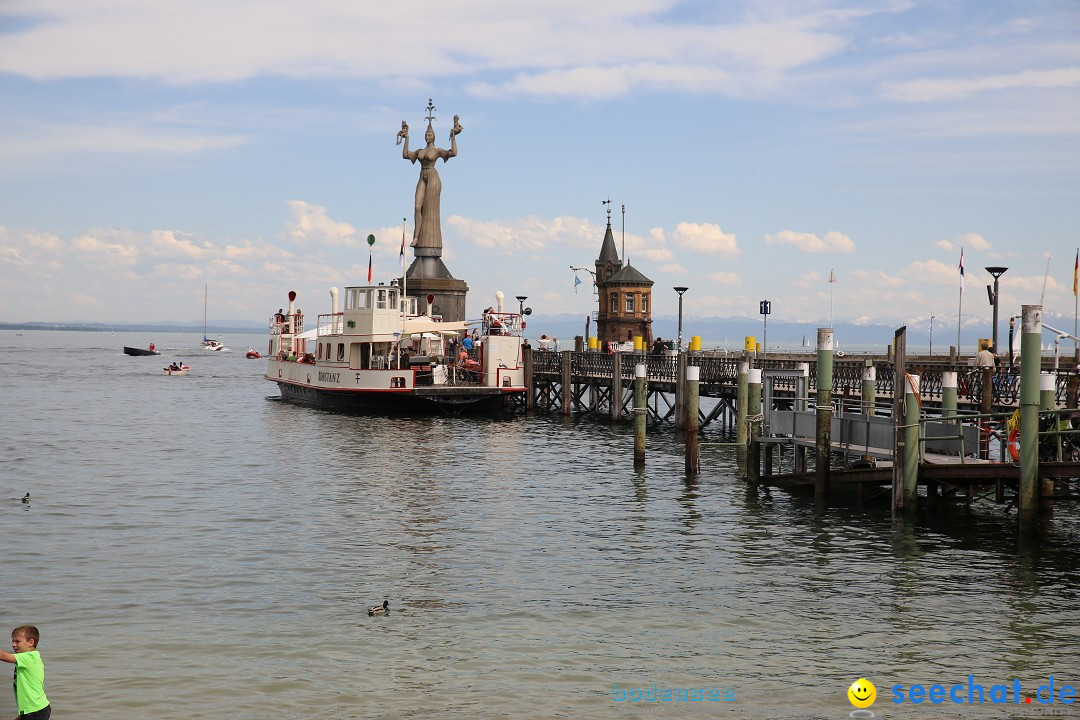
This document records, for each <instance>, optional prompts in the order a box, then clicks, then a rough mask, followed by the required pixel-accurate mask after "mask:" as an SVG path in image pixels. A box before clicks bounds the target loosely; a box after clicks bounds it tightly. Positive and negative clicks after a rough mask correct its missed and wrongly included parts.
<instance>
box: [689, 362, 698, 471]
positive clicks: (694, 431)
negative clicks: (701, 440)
mask: <svg viewBox="0 0 1080 720" xmlns="http://www.w3.org/2000/svg"><path fill="white" fill-rule="evenodd" d="M700 378H701V368H700V367H698V366H697V365H689V366H687V368H686V385H685V388H686V418H685V420H686V424H685V427H686V476H687V477H697V475H698V472H699V471H700V470H701V459H700V458H699V457H698V380H699V379H700Z"/></svg>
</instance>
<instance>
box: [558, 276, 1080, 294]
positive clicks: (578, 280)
mask: <svg viewBox="0 0 1080 720" xmlns="http://www.w3.org/2000/svg"><path fill="white" fill-rule="evenodd" d="M580 284H581V278H579V277H578V276H577V275H575V276H574V294H575V295H577V286H578V285H580ZM1075 284H1076V283H1073V285H1075Z"/></svg>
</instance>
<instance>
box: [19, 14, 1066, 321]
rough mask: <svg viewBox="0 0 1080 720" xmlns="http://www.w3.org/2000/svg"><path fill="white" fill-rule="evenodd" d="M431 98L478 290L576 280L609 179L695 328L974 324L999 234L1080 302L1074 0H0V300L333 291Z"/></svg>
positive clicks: (74, 301)
mask: <svg viewBox="0 0 1080 720" xmlns="http://www.w3.org/2000/svg"><path fill="white" fill-rule="evenodd" d="M429 98H430V99H432V101H433V103H434V106H435V108H436V110H435V112H434V115H435V118H436V119H435V120H434V121H433V127H434V130H435V133H436V137H437V141H436V142H437V144H438V145H439V146H440V147H449V142H448V138H449V131H450V128H451V127H452V125H453V117H454V116H455V115H457V116H459V117H460V123H461V125H462V126H463V128H464V130H463V132H462V133H461V134H460V135H459V136H458V148H459V153H458V156H457V157H455V158H452V159H451V160H449V162H447V163H442V162H440V163H439V165H438V171H439V173H440V176H441V178H442V183H443V192H442V226H443V240H444V245H445V251H444V256H443V259H444V261H445V262H446V265H447V266H448V268H449V269H450V271H451V272H452V273H453V274H454V276H455V277H458V278H461V279H464V280H465V281H466V282H467V283H468V284H469V288H470V292H469V298H468V308H467V313H468V314H469V315H470V317H471V316H475V315H479V313H480V312H481V311H482V310H483V309H484V308H485V307H487V306H489V305H492V304H493V302H494V293H495V292H496V291H497V290H498V291H502V292H503V293H504V294H505V296H506V297H507V298H508V299H511V298H513V297H515V296H517V295H525V296H528V301H527V302H526V304H527V305H528V306H531V307H532V308H533V310H534V313H535V314H536V316H537V317H544V316H553V315H559V314H563V313H567V314H579V315H582V316H584V315H586V314H587V313H589V312H590V311H591V310H593V309H595V304H594V300H593V296H592V295H591V293H590V292H589V288H590V285H591V282H592V278H591V276H590V275H589V274H588V273H587V271H574V270H571V267H588V268H591V267H592V266H593V263H594V262H595V259H596V257H597V255H598V254H599V251H600V245H601V241H602V239H603V234H604V228H605V222H606V215H605V211H606V209H608V208H611V209H612V211H613V212H612V216H611V222H612V227H613V231H614V233H615V238H616V244H617V246H618V248H619V250H620V253H622V249H623V247H625V256H626V257H627V258H628V259H629V261H630V263H631V264H632V265H633V266H634V267H635V268H637V269H638V270H640V271H641V272H642V273H644V274H645V275H646V276H647V277H649V278H650V279H652V280H653V281H655V286H654V289H653V312H654V315H656V316H662V315H673V314H675V313H676V308H677V304H678V303H677V295H676V293H675V292H674V291H673V290H672V289H671V288H672V287H674V286H687V287H689V288H690V289H689V290H688V291H687V293H686V295H685V299H684V314H685V317H686V322H687V327H688V330H692V323H693V318H695V317H698V318H706V317H708V318H712V317H752V318H758V317H759V316H758V310H759V301H761V300H769V301H770V302H771V303H772V315H771V316H770V320H772V321H785V322H805V323H807V324H808V326H810V327H814V326H821V325H822V324H826V323H827V322H828V321H829V320H830V319H831V318H835V320H836V321H837V322H841V321H845V322H855V323H907V324H913V325H919V326H924V325H926V324H927V321H928V319H929V318H930V317H931V316H934V317H935V319H934V327H935V329H941V331H943V332H947V331H948V329H949V328H950V327H951V328H952V329H954V330H955V328H956V324H957V322H958V321H960V322H962V323H963V325H964V327H965V329H970V328H973V327H975V328H977V327H981V326H985V325H988V324H989V322H990V317H991V312H992V311H991V306H990V304H989V302H988V299H987V293H986V290H985V285H986V283H987V282H989V281H990V280H991V278H990V276H989V275H988V273H987V272H986V271H985V270H984V268H985V267H986V266H995V265H996V266H1004V267H1008V268H1009V270H1008V271H1007V272H1006V273H1005V274H1004V275H1003V276H1002V278H1001V283H1000V287H1001V296H1000V303H1001V305H1000V315H1001V317H1002V318H1007V317H1008V316H1009V315H1012V314H1017V313H1019V311H1020V306H1021V304H1037V303H1039V302H1040V301H1041V302H1042V304H1043V305H1044V307H1045V308H1046V311H1047V313H1049V314H1053V313H1057V314H1060V315H1063V316H1067V317H1069V318H1072V316H1073V313H1074V308H1075V298H1074V293H1073V273H1074V266H1075V262H1076V257H1077V247H1078V245H1080V2H1076V1H1075V0H1071V1H1065V0H1059V1H1045V0H1027V1H1024V2H999V1H993V0H952V1H950V0H927V1H925V2H923V1H922V0H859V1H852V2H842V1H840V0H797V1H790V2H789V1H786V0H767V1H764V2H753V1H741V2H713V1H703V0H686V1H681V0H619V1H618V2H612V1H609V0H594V1H593V2H590V3H582V2H579V1H578V0H573V1H570V0H545V1H544V2H542V3H514V2H505V0H458V1H457V2H454V3H446V2H428V1H421V2H416V3H409V4H406V5H400V4H393V3H376V2H371V1H368V0H359V1H358V0H308V1H307V2H304V3H297V2H294V1H293V0H280V1H279V0H227V1H226V2H222V1H221V0H205V1H204V0H187V1H186V2H183V3H177V2H174V1H173V0H0V317H2V318H3V319H4V321H8V322H30V321H87V322H89V321H94V322H159V321H177V322H192V321H197V320H201V318H202V315H203V295H204V289H206V288H208V294H209V297H210V303H209V316H210V319H211V322H212V323H214V322H216V323H219V324H221V323H227V322H232V321H251V322H258V323H261V322H263V321H264V320H265V319H266V318H268V317H269V316H270V314H271V313H273V312H274V311H275V310H276V309H277V308H278V307H279V306H282V305H283V304H284V303H285V302H287V301H286V294H287V293H288V291H290V290H295V291H296V292H297V293H298V295H299V297H298V301H297V304H298V305H299V307H301V308H302V309H303V310H304V312H305V314H306V315H308V316H309V317H310V316H311V315H312V314H313V313H319V312H329V309H330V296H329V292H328V288H329V287H331V286H337V287H339V288H343V287H345V286H347V285H361V284H365V282H366V277H367V266H368V254H369V248H368V245H367V242H366V238H367V236H368V235H369V234H373V235H375V237H376V243H375V245H374V246H373V248H372V249H371V253H372V263H373V265H374V268H375V277H376V280H385V281H388V280H389V278H390V277H393V276H395V275H396V273H397V272H398V268H399V266H398V251H399V247H400V243H401V236H402V230H403V221H405V226H406V227H405V232H407V233H408V236H409V239H410V240H411V237H412V214H413V196H414V191H415V187H416V182H417V179H418V177H419V166H418V165H413V164H411V163H410V162H408V161H407V160H405V159H403V158H402V156H401V149H402V148H401V147H399V146H397V145H396V144H395V136H396V133H397V131H398V130H399V129H400V127H401V123H402V121H406V122H408V124H409V126H410V128H411V131H412V135H411V137H412V147H413V148H414V149H415V148H416V147H417V146H418V143H422V136H423V130H424V128H425V126H426V125H425V123H426V121H425V119H424V118H425V115H426V113H427V111H426V106H427V104H428V99H429ZM607 199H610V200H611V204H610V205H605V204H604V203H603V201H604V200H607ZM961 249H962V250H963V264H964V270H965V290H964V291H963V293H961V291H960V272H959V264H960V259H961ZM409 261H411V254H410V255H409ZM830 273H833V276H834V277H835V282H833V283H830V282H829V277H830ZM575 276H577V277H580V279H581V280H582V285H581V286H579V287H578V288H577V292H575V286H574V279H575ZM509 303H510V304H512V305H513V304H516V301H513V300H509ZM1070 329H1071V328H1070Z"/></svg>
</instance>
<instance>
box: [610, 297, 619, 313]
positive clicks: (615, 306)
mask: <svg viewBox="0 0 1080 720" xmlns="http://www.w3.org/2000/svg"><path fill="white" fill-rule="evenodd" d="M609 307H610V308H611V312H612V314H615V313H618V312H619V293H611V305H610V306H609Z"/></svg>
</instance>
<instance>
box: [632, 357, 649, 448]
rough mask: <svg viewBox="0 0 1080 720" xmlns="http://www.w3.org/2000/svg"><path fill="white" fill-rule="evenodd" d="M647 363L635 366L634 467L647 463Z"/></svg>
mask: <svg viewBox="0 0 1080 720" xmlns="http://www.w3.org/2000/svg"><path fill="white" fill-rule="evenodd" d="M646 397H647V393H646V391H645V364H644V363H638V364H637V365H635V366H634V467H642V466H644V465H645V414H646V411H647V408H646V407H645V398H646Z"/></svg>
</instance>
